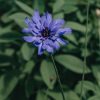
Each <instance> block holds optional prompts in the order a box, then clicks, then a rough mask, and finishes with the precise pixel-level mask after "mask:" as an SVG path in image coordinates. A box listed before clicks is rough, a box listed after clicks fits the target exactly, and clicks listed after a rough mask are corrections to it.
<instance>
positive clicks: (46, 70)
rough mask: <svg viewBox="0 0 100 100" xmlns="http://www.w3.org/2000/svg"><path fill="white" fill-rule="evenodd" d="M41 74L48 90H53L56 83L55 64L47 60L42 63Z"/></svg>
mask: <svg viewBox="0 0 100 100" xmlns="http://www.w3.org/2000/svg"><path fill="white" fill-rule="evenodd" d="M40 72H41V75H42V78H43V80H44V82H45V84H46V85H47V86H48V88H49V89H53V87H54V83H55V81H56V73H55V69H54V67H53V64H52V63H51V62H49V61H46V60H44V61H42V64H41V67H40Z"/></svg>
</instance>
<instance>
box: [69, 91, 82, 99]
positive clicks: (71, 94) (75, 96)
mask: <svg viewBox="0 0 100 100" xmlns="http://www.w3.org/2000/svg"><path fill="white" fill-rule="evenodd" d="M67 99H68V100H80V98H79V97H78V95H77V94H76V93H75V92H73V91H69V92H68V93H67Z"/></svg>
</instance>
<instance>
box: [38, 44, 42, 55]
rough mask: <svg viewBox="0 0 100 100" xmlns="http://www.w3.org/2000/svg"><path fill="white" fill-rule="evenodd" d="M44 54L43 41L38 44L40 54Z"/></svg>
mask: <svg viewBox="0 0 100 100" xmlns="http://www.w3.org/2000/svg"><path fill="white" fill-rule="evenodd" d="M42 54H43V49H42V43H41V44H40V45H39V46H38V55H42Z"/></svg>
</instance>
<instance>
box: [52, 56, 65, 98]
mask: <svg viewBox="0 0 100 100" xmlns="http://www.w3.org/2000/svg"><path fill="white" fill-rule="evenodd" d="M51 59H52V62H53V65H54V69H55V72H56V75H57V79H58V83H59V88H60V91H61V94H62V97H63V100H65V97H64V92H63V89H62V84H61V81H60V77H59V74H58V70H57V67H56V64H55V61H54V58H53V55H51Z"/></svg>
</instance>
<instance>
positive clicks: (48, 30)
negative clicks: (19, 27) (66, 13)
mask: <svg viewBox="0 0 100 100" xmlns="http://www.w3.org/2000/svg"><path fill="white" fill-rule="evenodd" d="M25 23H26V24H27V26H28V28H24V29H23V32H24V33H27V35H26V36H24V37H23V38H24V40H25V41H26V42H30V43H32V44H34V45H35V46H37V47H38V54H39V55H41V54H43V52H44V51H47V52H49V53H54V52H55V51H56V50H58V49H59V48H60V45H65V44H66V43H67V41H65V40H63V39H62V38H61V36H62V35H63V34H65V33H66V34H69V33H71V31H72V30H71V29H70V28H62V25H63V24H64V20H63V19H56V20H53V19H52V15H51V14H50V13H48V12H47V13H45V14H44V15H43V16H40V14H39V12H38V10H35V11H34V15H33V16H32V18H31V19H29V18H27V17H26V18H25Z"/></svg>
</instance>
